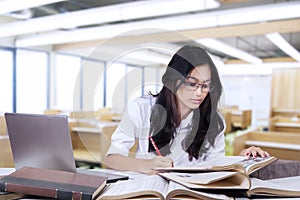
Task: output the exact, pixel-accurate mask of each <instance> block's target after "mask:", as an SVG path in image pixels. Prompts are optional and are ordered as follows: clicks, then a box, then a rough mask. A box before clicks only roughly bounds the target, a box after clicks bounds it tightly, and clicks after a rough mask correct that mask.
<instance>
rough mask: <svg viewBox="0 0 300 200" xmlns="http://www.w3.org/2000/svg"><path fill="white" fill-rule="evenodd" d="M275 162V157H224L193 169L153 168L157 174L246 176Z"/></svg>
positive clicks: (180, 167) (183, 167)
mask: <svg viewBox="0 0 300 200" xmlns="http://www.w3.org/2000/svg"><path fill="white" fill-rule="evenodd" d="M275 160H277V158H276V157H273V156H270V157H264V158H262V157H256V158H246V157H245V156H224V157H219V158H217V159H215V160H211V161H206V162H203V164H200V165H198V166H193V167H185V166H179V167H170V168H155V170H157V171H159V172H189V173H190V172H193V173H196V172H212V171H236V172H241V173H245V174H247V175H250V174H252V173H253V172H255V171H257V170H259V169H261V168H263V167H265V166H267V165H269V164H271V163H272V162H274V161H275Z"/></svg>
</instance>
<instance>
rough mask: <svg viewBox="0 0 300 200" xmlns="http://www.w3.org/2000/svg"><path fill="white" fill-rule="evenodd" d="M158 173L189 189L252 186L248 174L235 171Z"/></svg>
mask: <svg viewBox="0 0 300 200" xmlns="http://www.w3.org/2000/svg"><path fill="white" fill-rule="evenodd" d="M158 175H160V176H161V177H163V178H165V179H166V180H169V181H173V182H176V183H178V184H180V185H183V186H185V187H187V188H189V189H192V190H200V191H211V190H215V191H216V190H219V191H220V190H222V191H224V192H225V191H227V192H229V191H233V190H243V191H247V190H248V189H249V188H250V186H251V180H250V178H249V176H248V175H246V174H244V173H240V172H234V171H218V172H203V173H184V172H168V173H159V174H158ZM229 193H230V192H229Z"/></svg>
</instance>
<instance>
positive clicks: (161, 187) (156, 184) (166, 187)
mask: <svg viewBox="0 0 300 200" xmlns="http://www.w3.org/2000/svg"><path fill="white" fill-rule="evenodd" d="M100 199H116V200H117V199H118V200H119V199H161V200H169V199H201V200H231V199H233V198H232V197H228V196H226V195H224V194H212V193H207V192H201V191H196V190H191V189H189V188H186V187H184V186H182V185H180V184H177V183H176V182H173V181H170V182H169V181H167V180H165V179H163V178H161V177H160V176H158V175H152V176H147V177H145V178H140V179H138V180H128V181H121V182H117V183H113V184H111V185H109V186H108V187H107V188H105V189H104V191H103V192H102V193H101V195H100V196H99V197H98V198H97V200H100Z"/></svg>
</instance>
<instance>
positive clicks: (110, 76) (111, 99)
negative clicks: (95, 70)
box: [106, 63, 127, 111]
mask: <svg viewBox="0 0 300 200" xmlns="http://www.w3.org/2000/svg"><path fill="white" fill-rule="evenodd" d="M106 77H107V78H106V80H107V81H106V107H110V108H113V109H114V110H117V111H119V110H123V109H124V108H125V107H126V105H127V104H125V102H124V99H126V98H125V95H126V94H125V91H126V65H125V64H122V63H113V64H111V65H109V66H107V70H106Z"/></svg>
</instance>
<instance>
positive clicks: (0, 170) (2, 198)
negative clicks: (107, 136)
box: [0, 161, 300, 200]
mask: <svg viewBox="0 0 300 200" xmlns="http://www.w3.org/2000/svg"><path fill="white" fill-rule="evenodd" d="M276 162H277V161H275V162H274V163H272V164H270V165H269V166H270V168H269V169H274V166H278V163H280V165H281V164H284V165H290V161H287V162H285V161H284V162H280V161H279V162H277V163H276ZM292 162H294V161H292ZM299 163H300V162H298V164H297V165H298V166H299V167H300V165H299ZM275 168H276V167H275ZM13 171H14V168H0V176H3V175H7V174H9V173H12V172H13ZM95 171H101V172H108V173H117V174H122V175H126V176H129V179H130V180H143V181H144V180H145V178H146V177H148V176H147V175H145V174H141V173H137V172H130V171H127V172H120V171H116V170H111V169H97V170H95ZM269 172H270V171H269ZM294 178H296V179H297V181H298V180H299V178H300V176H299V178H298V177H291V179H292V180H294ZM297 181H296V183H297ZM17 197H19V198H17ZM20 197H21V198H20ZM23 197H24V196H23ZM23 197H22V196H20V195H19V196H14V198H17V199H25V197H24V198H23ZM8 199H12V194H11V196H9V197H7V196H6V197H5V195H3V196H2V195H0V200H8ZM26 199H30V198H26ZM34 199H35V200H38V198H34ZM235 199H236V200H245V199H248V198H235ZM252 199H253V198H252ZM254 199H260V198H254ZM268 199H269V200H270V199H272V198H268ZM275 199H276V200H279V199H289V198H274V200H275ZM295 199H299V200H300V198H293V200H295ZM41 200H42V198H41ZM43 200H45V199H43Z"/></svg>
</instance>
